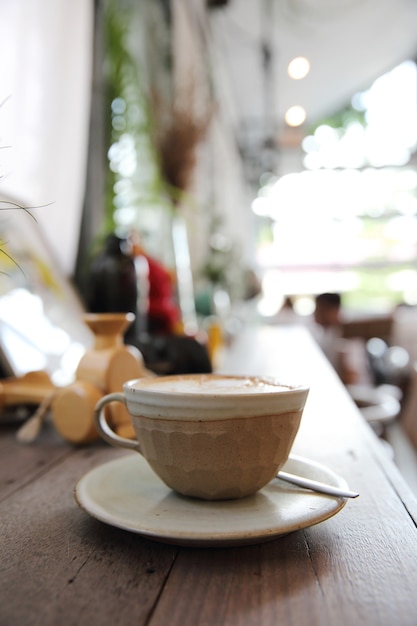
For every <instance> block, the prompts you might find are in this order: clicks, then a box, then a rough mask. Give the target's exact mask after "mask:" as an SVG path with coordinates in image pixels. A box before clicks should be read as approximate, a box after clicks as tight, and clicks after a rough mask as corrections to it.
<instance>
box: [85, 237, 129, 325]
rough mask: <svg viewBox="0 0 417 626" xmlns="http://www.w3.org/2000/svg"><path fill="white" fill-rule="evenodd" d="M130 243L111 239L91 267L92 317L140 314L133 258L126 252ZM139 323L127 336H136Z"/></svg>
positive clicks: (88, 299) (90, 293)
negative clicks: (106, 314)
mask: <svg viewBox="0 0 417 626" xmlns="http://www.w3.org/2000/svg"><path fill="white" fill-rule="evenodd" d="M126 245H127V242H126V240H125V239H122V238H120V237H117V236H116V235H109V236H108V237H107V239H106V241H105V244H104V247H103V250H102V251H101V252H100V253H99V255H98V256H97V257H96V258H95V259H94V261H93V262H92V264H91V267H90V273H89V281H88V282H89V287H88V290H87V307H88V309H89V311H90V312H91V313H134V314H135V315H136V313H137V301H138V286H137V276H136V269H135V262H134V260H133V258H132V257H131V256H130V255H129V254H128V253H127V252H125V249H126ZM135 333H136V325H135V323H134V324H132V326H131V327H130V328H129V330H128V332H127V334H128V335H130V336H132V337H133V336H134V335H135Z"/></svg>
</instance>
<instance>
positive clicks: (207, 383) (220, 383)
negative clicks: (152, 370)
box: [138, 374, 294, 395]
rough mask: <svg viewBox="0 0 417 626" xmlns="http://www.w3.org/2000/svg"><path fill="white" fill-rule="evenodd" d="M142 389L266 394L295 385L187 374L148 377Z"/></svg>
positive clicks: (160, 391) (141, 383) (232, 377)
mask: <svg viewBox="0 0 417 626" xmlns="http://www.w3.org/2000/svg"><path fill="white" fill-rule="evenodd" d="M138 387H140V388H141V389H149V391H157V392H158V393H162V394H163V393H170V394H171V393H175V394H177V393H179V394H181V395H188V394H209V395H220V394H221V395H225V394H226V395H233V394H238V395H242V394H260V393H261V394H264V393H277V392H280V391H291V390H292V389H294V387H291V386H290V385H283V384H281V383H280V382H278V381H275V380H274V379H272V378H267V377H265V378H263V377H259V376H257V377H251V376H248V377H244V376H221V375H210V376H207V375H204V374H203V375H196V376H192V375H187V376H167V377H163V378H147V379H144V380H141V381H140V382H139V384H138Z"/></svg>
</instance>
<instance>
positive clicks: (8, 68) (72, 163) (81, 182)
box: [0, 0, 94, 275]
mask: <svg viewBox="0 0 417 626" xmlns="http://www.w3.org/2000/svg"><path fill="white" fill-rule="evenodd" d="M93 23H94V1H93V0H13V1H12V0H0V38H1V50H2V51H1V54H0V102H2V103H3V104H2V106H1V107H0V147H1V148H2V149H1V150H0V167H1V175H2V179H1V180H0V200H1V199H9V198H11V199H15V200H17V201H18V202H21V203H23V204H25V205H26V206H28V205H30V206H35V205H36V206H39V205H48V206H43V207H42V208H38V209H36V210H35V211H34V214H35V215H36V219H37V221H38V223H39V225H40V228H41V230H42V231H43V234H44V237H45V239H46V242H47V244H48V246H49V248H50V249H51V252H52V254H53V256H54V257H55V258H56V260H57V263H58V264H59V265H60V266H61V269H62V271H63V273H64V274H66V275H71V274H72V273H73V269H74V265H75V259H76V252H77V244H78V233H79V225H80V219H81V210H82V204H83V196H84V186H85V172H86V159H87V147H88V127H89V108H90V92H91V76H92V49H93Z"/></svg>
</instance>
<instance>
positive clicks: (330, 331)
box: [312, 292, 369, 385]
mask: <svg viewBox="0 0 417 626" xmlns="http://www.w3.org/2000/svg"><path fill="white" fill-rule="evenodd" d="M313 318H314V324H313V327H312V333H313V336H314V338H315V339H316V341H317V343H318V344H319V346H320V347H321V349H322V350H323V352H324V354H325V355H326V357H327V358H328V360H329V361H330V363H331V364H332V365H333V367H334V369H335V370H336V372H337V374H338V375H339V377H340V379H341V380H342V382H343V383H344V384H345V385H353V384H358V383H368V382H369V371H368V360H367V356H366V349H365V345H364V342H363V341H362V340H361V339H344V338H343V327H342V298H341V295H340V294H339V293H330V292H325V293H321V294H319V295H317V296H316V298H315V309H314V313H313Z"/></svg>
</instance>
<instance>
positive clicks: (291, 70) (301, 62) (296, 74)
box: [287, 57, 310, 80]
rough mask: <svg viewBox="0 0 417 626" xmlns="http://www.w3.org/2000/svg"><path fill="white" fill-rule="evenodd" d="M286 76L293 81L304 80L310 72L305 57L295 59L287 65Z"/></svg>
mask: <svg viewBox="0 0 417 626" xmlns="http://www.w3.org/2000/svg"><path fill="white" fill-rule="evenodd" d="M287 71H288V76H289V77H290V78H293V79H294V80H300V79H301V78H305V77H306V76H307V74H308V73H309V71H310V61H309V60H308V59H306V58H305V57H295V59H293V60H292V61H290V63H289V65H288V70H287Z"/></svg>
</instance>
